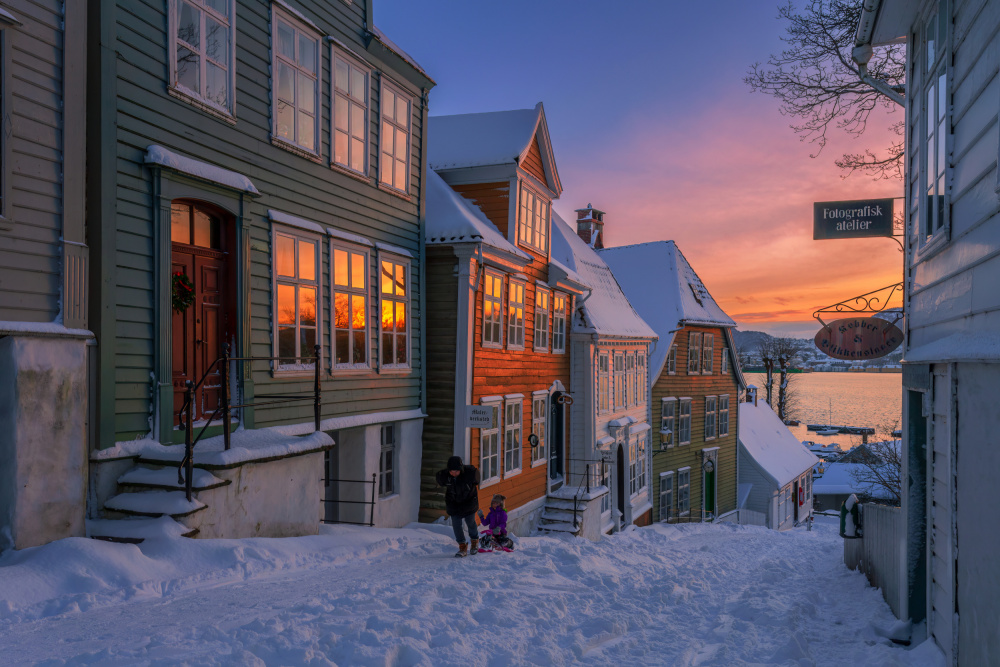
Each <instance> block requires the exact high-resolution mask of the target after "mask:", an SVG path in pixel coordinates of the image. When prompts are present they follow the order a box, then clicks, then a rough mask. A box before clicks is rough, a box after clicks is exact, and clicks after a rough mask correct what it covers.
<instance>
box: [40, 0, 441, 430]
mask: <svg viewBox="0 0 1000 667" xmlns="http://www.w3.org/2000/svg"><path fill="white" fill-rule="evenodd" d="M53 4H56V3H53ZM365 4H366V3H362V2H355V3H346V2H325V1H322V0H301V1H299V2H296V3H294V6H295V8H296V9H297V10H298V11H300V12H301V13H302V14H303V15H304V16H306V17H307V18H308V19H309V20H310V21H312V22H313V23H315V24H316V25H318V26H319V27H320V29H321V30H322V32H323V33H324V35H330V36H333V37H334V38H336V39H337V40H339V41H340V42H341V43H343V44H345V45H346V46H347V47H348V48H349V49H350V50H351V51H352V52H353V54H354V55H355V56H356V57H360V58H362V59H363V60H364V61H365V62H366V63H367V64H368V65H370V66H371V70H372V76H371V77H370V84H371V85H370V91H369V92H370V104H369V109H370V113H369V139H370V143H369V164H368V169H367V182H360V181H359V180H357V179H355V178H352V177H351V176H348V175H346V174H343V173H341V172H340V171H338V170H336V169H333V168H331V167H330V166H329V163H330V156H331V108H330V75H331V58H330V43H329V42H327V41H321V42H320V53H321V64H322V65H321V68H320V72H319V81H320V106H319V108H318V112H319V115H320V144H319V146H320V158H319V160H318V161H314V160H310V159H308V158H305V157H302V156H301V155H299V154H296V153H293V152H291V151H289V150H285V149H283V148H281V147H279V146H276V145H274V144H272V142H271V102H270V98H271V82H270V70H271V50H270V39H271V37H270V36H271V30H270V22H271V7H272V3H270V2H267V1H266V0H237V2H236V18H235V27H236V33H235V40H236V41H235V44H236V61H235V67H236V89H235V92H234V95H235V111H234V114H235V123H231V122H226V121H225V120H222V119H220V118H217V117H215V116H213V115H211V114H209V113H207V112H204V111H202V110H200V109H199V108H197V107H195V106H194V105H192V104H189V103H187V102H185V101H183V100H180V99H177V98H175V97H173V96H171V95H169V94H168V91H167V83H168V81H167V72H168V52H169V48H170V46H169V39H168V35H167V32H166V31H167V3H166V2H163V1H162V0H118V2H107V1H105V3H104V6H103V7H102V12H101V13H100V16H99V17H98V19H96V20H101V21H111V22H113V24H114V30H113V34H114V43H113V45H112V46H113V48H112V49H110V52H109V53H110V56H105V57H107V58H110V62H105V66H106V67H108V68H110V71H113V72H114V73H115V89H116V91H117V95H116V97H115V99H114V100H113V101H109V102H108V103H107V104H105V105H103V106H102V108H101V111H102V114H111V115H113V116H114V118H115V129H114V141H115V149H114V152H113V153H112V155H111V157H112V158H113V159H112V161H111V162H110V164H109V166H111V167H113V169H114V173H112V174H109V175H108V176H107V178H108V180H110V181H113V184H112V185H110V187H111V188H112V189H113V201H114V210H115V214H114V216H113V217H111V218H109V219H108V220H106V221H104V223H105V224H111V225H113V228H114V230H115V232H116V233H115V238H114V240H113V242H112V245H113V248H114V252H113V259H111V260H110V261H107V264H108V266H106V267H105V269H104V270H103V272H104V275H105V277H106V280H107V281H110V288H109V289H107V290H105V294H104V295H103V297H102V298H103V299H105V303H106V305H107V308H108V312H111V313H116V314H115V315H114V317H115V318H116V321H115V323H114V325H113V326H111V327H108V328H106V329H110V331H113V332H114V339H113V340H111V341H106V342H102V344H109V345H111V346H112V347H113V348H114V350H115V352H114V353H113V355H111V357H110V367H109V366H106V365H103V364H102V368H101V381H102V382H103V383H108V384H110V385H111V386H113V387H114V389H113V392H112V393H113V395H114V397H115V399H114V402H113V406H112V407H111V411H112V414H111V415H108V414H102V417H105V418H109V419H112V420H113V421H114V423H115V427H114V438H115V439H116V440H121V439H126V438H130V437H133V436H135V435H137V434H139V433H144V432H147V431H148V429H149V426H148V417H149V414H150V402H149V399H148V398H147V397H148V396H149V394H150V374H151V373H152V372H153V371H154V368H155V354H156V350H157V349H158V347H159V346H158V344H157V343H156V336H157V334H156V332H155V331H154V330H153V327H154V323H155V322H156V321H157V319H156V317H155V307H156V305H155V301H154V295H155V292H156V289H155V286H156V285H157V276H156V268H155V265H154V261H155V257H156V249H155V243H156V237H155V234H154V230H153V226H152V219H153V206H154V202H153V200H152V186H151V172H150V169H148V168H147V167H145V166H144V165H143V159H144V155H145V151H146V148H147V147H148V146H149V145H150V144H159V145H162V146H164V147H165V148H167V149H169V150H172V151H175V152H177V153H179V154H182V155H185V156H188V157H191V158H193V159H196V160H202V161H205V162H209V163H212V164H215V165H218V166H220V167H222V168H225V169H229V170H232V171H235V172H238V173H241V174H244V175H246V176H248V177H249V178H250V179H251V180H252V181H253V183H254V185H255V186H256V187H257V189H258V190H260V192H261V196H260V197H259V198H245V199H244V204H243V210H242V211H232V213H234V214H236V215H240V214H242V224H243V225H244V226H245V227H246V228H247V229H248V232H249V240H250V251H249V256H247V257H241V259H240V261H243V262H246V263H247V264H248V266H249V277H250V280H249V288H248V294H245V295H244V297H243V298H245V301H246V303H248V304H249V321H250V331H249V332H248V334H249V336H248V338H249V341H250V343H249V349H248V350H246V352H247V353H248V354H250V355H254V356H270V355H272V354H273V349H272V342H271V338H272V334H271V331H272V320H271V256H270V243H271V223H270V221H269V219H268V217H267V211H268V210H269V209H274V210H278V211H282V212H285V213H289V214H292V215H296V216H299V217H302V218H306V219H309V220H312V221H315V222H317V223H319V224H320V225H322V226H324V227H327V226H329V227H333V228H337V229H340V230H343V231H346V232H351V233H354V234H358V235H361V236H364V237H365V238H367V239H369V240H370V241H372V242H384V243H389V244H392V245H395V246H398V247H402V248H404V249H406V250H407V251H409V252H410V253H411V254H412V255H413V257H414V259H413V260H412V261H411V263H410V281H411V295H410V303H409V307H410V311H409V326H410V343H411V344H410V359H411V367H412V368H411V370H409V371H405V372H399V371H385V372H377V371H376V370H372V371H371V372H365V373H361V374H342V373H339V372H335V373H334V374H332V375H331V374H330V372H329V359H330V354H331V335H330V334H331V331H330V327H331V322H330V290H329V285H330V249H329V248H330V245H329V241H328V240H327V239H324V240H323V242H322V245H321V253H320V257H321V261H320V264H319V266H318V271H319V273H318V275H319V284H320V290H321V294H322V299H321V303H320V308H319V310H318V316H319V317H320V320H319V323H320V330H321V332H322V333H321V336H322V340H323V354H324V365H323V369H322V382H323V390H324V393H323V416H324V417H334V416H341V415H347V414H357V413H374V412H386V411H396V410H412V409H416V408H419V407H421V406H420V373H421V372H422V365H423V360H422V359H421V358H420V349H421V346H420V336H421V331H422V326H423V313H421V312H420V296H421V293H422V292H423V289H424V287H423V285H422V284H421V283H420V276H421V271H420V263H419V256H420V245H421V244H420V234H421V229H420V224H419V220H418V215H419V202H420V197H421V188H422V182H421V165H422V164H423V162H424V155H423V154H422V145H423V141H422V134H423V110H422V102H421V96H422V91H421V90H420V88H419V84H418V83H415V82H416V81H418V80H419V77H415V75H413V74H412V73H411V72H408V71H396V70H394V69H393V66H391V65H390V64H388V63H386V62H385V61H383V60H381V59H380V57H379V55H378V54H379V53H381V50H380V48H381V47H378V48H375V47H377V44H374V43H373V48H372V51H371V52H369V51H368V50H367V47H366V43H365V40H364V39H363V26H364V22H365V20H366V17H365ZM379 73H381V75H382V76H385V77H386V78H388V79H391V81H392V82H393V83H394V84H396V85H397V86H398V87H402V88H403V89H404V90H405V91H406V92H407V93H408V94H409V95H410V99H411V114H410V128H411V133H410V163H409V167H410V176H409V195H408V196H407V197H400V196H397V195H396V194H393V193H390V192H388V191H386V190H385V189H383V188H380V187H378V168H377V166H378V156H379V147H380V144H379V114H378V113H377V109H378V108H379V103H380V99H379V93H380V83H379ZM219 191H221V189H220V188H216V187H215V186H211V185H206V186H203V187H202V186H194V185H193V186H192V187H191V197H192V198H198V193H199V192H203V193H204V196H205V198H208V197H210V196H211V195H212V193H215V192H219ZM230 194H232V193H230ZM110 220H114V222H113V223H111V222H110ZM237 254H239V253H238V252H237V253H234V257H235V255H237ZM377 257H378V253H377V252H376V251H375V250H374V249H372V252H371V262H370V265H369V272H368V275H369V279H370V281H371V282H370V284H371V285H372V286H373V289H372V290H371V291H370V293H371V294H372V297H373V298H371V299H370V303H369V321H370V322H371V323H372V326H371V327H370V337H369V342H370V348H369V357H370V359H372V360H373V361H374V360H376V359H378V355H379V346H378V344H379V341H378V326H377V324H378V321H379V320H378V315H379V307H378V299H377V290H376V289H375V286H377V282H376V280H377V276H378V267H377ZM234 315H235V313H234ZM117 369H127V372H125V373H119V372H117ZM251 377H252V387H253V390H254V391H255V392H256V393H267V394H301V393H308V392H311V390H312V383H313V379H312V377H311V376H309V377H294V378H287V377H285V378H282V377H278V378H274V377H272V376H271V374H270V372H269V370H268V368H267V364H265V363H255V364H254V368H253V372H252V374H251ZM253 419H254V422H255V425H257V426H262V425H265V426H266V425H272V424H289V423H297V422H302V421H310V420H311V419H312V406H311V404H308V403H303V404H293V405H291V406H281V407H279V406H275V407H262V408H258V409H256V410H255V411H254V414H253ZM106 440H107V438H105V440H102V442H100V443H99V446H101V447H107V446H110V445H111V444H113V442H111V441H106Z"/></svg>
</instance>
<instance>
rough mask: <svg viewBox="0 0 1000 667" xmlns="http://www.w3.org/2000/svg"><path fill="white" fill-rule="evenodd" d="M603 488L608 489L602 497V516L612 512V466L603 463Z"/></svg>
mask: <svg viewBox="0 0 1000 667" xmlns="http://www.w3.org/2000/svg"><path fill="white" fill-rule="evenodd" d="M599 474H600V476H601V484H600V485H601V486H603V487H604V488H605V489H607V490H608V491H607V493H605V494H604V495H603V496H601V514H605V513H606V512H610V511H611V466H609V465H607V464H605V463H604V462H601V467H600V473H599Z"/></svg>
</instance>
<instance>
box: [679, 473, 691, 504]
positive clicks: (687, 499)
mask: <svg viewBox="0 0 1000 667" xmlns="http://www.w3.org/2000/svg"><path fill="white" fill-rule="evenodd" d="M690 513H691V468H681V469H680V470H678V471H677V515H678V516H687V515H689V514H690Z"/></svg>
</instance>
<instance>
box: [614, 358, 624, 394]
mask: <svg viewBox="0 0 1000 667" xmlns="http://www.w3.org/2000/svg"><path fill="white" fill-rule="evenodd" d="M614 380H615V394H614V399H615V405H614V407H615V408H623V407H625V355H624V354H623V353H621V352H615V376H614Z"/></svg>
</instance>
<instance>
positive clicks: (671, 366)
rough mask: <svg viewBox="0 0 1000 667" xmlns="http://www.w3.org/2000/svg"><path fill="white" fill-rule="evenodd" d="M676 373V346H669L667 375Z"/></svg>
mask: <svg viewBox="0 0 1000 667" xmlns="http://www.w3.org/2000/svg"><path fill="white" fill-rule="evenodd" d="M676 372H677V346H676V345H671V346H670V351H669V352H667V373H669V374H670V375H673V374H674V373H676Z"/></svg>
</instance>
